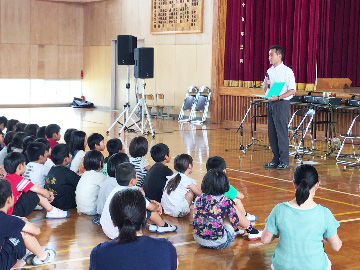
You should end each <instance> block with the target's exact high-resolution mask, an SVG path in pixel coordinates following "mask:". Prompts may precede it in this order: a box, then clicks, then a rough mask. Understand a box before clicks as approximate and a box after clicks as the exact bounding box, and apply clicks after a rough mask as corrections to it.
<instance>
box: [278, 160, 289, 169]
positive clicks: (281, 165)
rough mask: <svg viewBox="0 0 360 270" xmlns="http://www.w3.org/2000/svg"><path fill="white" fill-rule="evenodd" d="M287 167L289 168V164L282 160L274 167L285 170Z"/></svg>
mask: <svg viewBox="0 0 360 270" xmlns="http://www.w3.org/2000/svg"><path fill="white" fill-rule="evenodd" d="M287 168H289V165H287V164H285V163H282V162H280V164H279V165H278V166H277V167H276V169H278V170H286V169H287Z"/></svg>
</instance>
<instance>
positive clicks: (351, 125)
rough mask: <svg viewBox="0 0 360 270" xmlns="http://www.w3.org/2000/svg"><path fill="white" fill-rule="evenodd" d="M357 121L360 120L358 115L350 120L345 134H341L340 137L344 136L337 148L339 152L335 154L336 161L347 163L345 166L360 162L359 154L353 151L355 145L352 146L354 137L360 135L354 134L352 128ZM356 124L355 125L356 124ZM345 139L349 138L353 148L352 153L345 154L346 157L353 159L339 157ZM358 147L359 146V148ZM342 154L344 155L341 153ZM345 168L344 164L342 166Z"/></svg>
mask: <svg viewBox="0 0 360 270" xmlns="http://www.w3.org/2000/svg"><path fill="white" fill-rule="evenodd" d="M357 122H360V115H357V116H356V117H355V118H354V119H353V120H352V122H351V124H350V126H349V129H348V131H347V133H346V134H341V135H340V137H342V138H344V140H343V141H342V144H341V146H340V149H339V152H338V154H337V156H336V163H340V164H344V165H347V166H350V167H355V166H359V165H360V164H359V163H360V154H359V155H356V152H355V146H354V139H360V135H357V134H354V133H353V128H354V126H355V123H357ZM356 126H357V125H356ZM347 139H350V140H351V145H352V150H353V154H352V155H346V158H348V159H355V161H348V160H345V159H341V158H340V155H341V152H342V150H343V148H344V145H345V142H346V140H347ZM358 149H360V146H359V148H358ZM343 156H344V155H343ZM345 169H346V166H345V167H344V170H345Z"/></svg>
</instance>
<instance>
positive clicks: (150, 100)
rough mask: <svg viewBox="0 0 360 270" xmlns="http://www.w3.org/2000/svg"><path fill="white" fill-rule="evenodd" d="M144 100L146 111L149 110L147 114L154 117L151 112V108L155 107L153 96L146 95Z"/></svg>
mask: <svg viewBox="0 0 360 270" xmlns="http://www.w3.org/2000/svg"><path fill="white" fill-rule="evenodd" d="M145 100H146V106H147V107H148V109H149V114H150V115H151V116H156V115H155V114H153V113H152V112H151V109H152V107H155V103H154V101H155V98H154V95H153V94H147V95H145Z"/></svg>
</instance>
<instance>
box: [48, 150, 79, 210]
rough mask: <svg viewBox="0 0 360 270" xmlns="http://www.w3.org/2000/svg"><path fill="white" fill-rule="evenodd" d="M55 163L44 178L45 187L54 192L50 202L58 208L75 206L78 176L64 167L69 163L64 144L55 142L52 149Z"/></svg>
mask: <svg viewBox="0 0 360 270" xmlns="http://www.w3.org/2000/svg"><path fill="white" fill-rule="evenodd" d="M52 158H53V161H54V163H55V166H53V167H52V168H51V169H50V171H49V173H48V175H47V176H46V180H45V188H46V189H47V190H49V191H51V192H53V193H54V201H53V202H52V204H53V205H54V206H56V207H58V208H60V209H71V208H75V207H76V201H75V191H76V187H77V184H78V183H79V180H80V176H79V175H77V174H76V173H74V172H73V171H71V170H70V169H69V168H67V167H66V165H68V164H69V163H70V160H71V155H70V151H69V148H68V146H67V145H66V144H57V145H55V146H54V148H53V149H52Z"/></svg>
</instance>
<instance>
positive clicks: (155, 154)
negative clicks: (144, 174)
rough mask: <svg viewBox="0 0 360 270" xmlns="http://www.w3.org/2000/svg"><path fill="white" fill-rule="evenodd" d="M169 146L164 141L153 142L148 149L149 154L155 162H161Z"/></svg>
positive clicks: (166, 154)
mask: <svg viewBox="0 0 360 270" xmlns="http://www.w3.org/2000/svg"><path fill="white" fill-rule="evenodd" d="M169 154H170V150H169V147H168V146H167V145H166V144H164V143H158V144H155V145H154V146H153V147H151V149H150V155H151V157H152V159H153V160H154V161H155V162H162V161H164V160H165V156H169Z"/></svg>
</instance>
